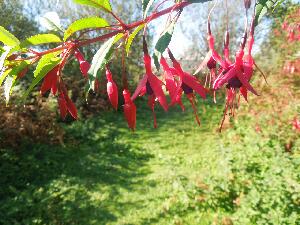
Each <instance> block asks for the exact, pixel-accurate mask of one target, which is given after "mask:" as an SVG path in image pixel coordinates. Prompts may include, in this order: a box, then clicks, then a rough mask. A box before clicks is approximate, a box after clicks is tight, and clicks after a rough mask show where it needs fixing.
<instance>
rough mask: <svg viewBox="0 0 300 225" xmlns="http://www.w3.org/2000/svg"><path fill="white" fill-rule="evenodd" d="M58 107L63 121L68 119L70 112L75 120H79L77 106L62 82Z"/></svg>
mask: <svg viewBox="0 0 300 225" xmlns="http://www.w3.org/2000/svg"><path fill="white" fill-rule="evenodd" d="M58 105H59V110H60V115H61V118H62V119H65V118H66V116H67V114H68V112H69V113H70V115H71V116H72V117H73V118H74V119H75V120H77V119H78V115H77V109H76V106H75V104H74V103H73V102H72V100H71V99H70V97H69V96H68V93H67V89H66V87H65V86H64V84H63V82H62V81H60V85H59V93H58Z"/></svg>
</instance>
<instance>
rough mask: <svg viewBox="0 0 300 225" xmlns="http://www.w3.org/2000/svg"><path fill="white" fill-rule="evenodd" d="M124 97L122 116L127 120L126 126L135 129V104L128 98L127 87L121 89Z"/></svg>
mask: <svg viewBox="0 0 300 225" xmlns="http://www.w3.org/2000/svg"><path fill="white" fill-rule="evenodd" d="M123 97H124V102H125V103H124V106H123V107H124V116H125V119H126V121H127V124H128V127H129V128H130V129H131V130H133V131H134V130H135V127H136V106H135V104H134V103H133V101H132V100H131V98H130V92H129V91H128V90H127V89H124V91H123Z"/></svg>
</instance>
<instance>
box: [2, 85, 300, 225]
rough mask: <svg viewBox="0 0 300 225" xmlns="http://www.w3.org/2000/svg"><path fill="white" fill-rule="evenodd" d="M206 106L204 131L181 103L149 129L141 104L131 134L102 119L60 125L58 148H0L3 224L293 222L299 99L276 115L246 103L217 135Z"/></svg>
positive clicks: (297, 205)
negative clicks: (61, 142) (63, 134)
mask: <svg viewBox="0 0 300 225" xmlns="http://www.w3.org/2000/svg"><path fill="white" fill-rule="evenodd" d="M274 88H282V87H281V86H280V85H279V86H278V87H274ZM272 90H274V89H272ZM298 94H299V93H298ZM268 95H269V96H273V94H272V93H271V92H269V94H268ZM276 96H278V94H276ZM269 99H271V97H269ZM278 99H279V100H282V101H284V99H285V98H284V96H280V95H279V96H278ZM278 99H277V100H278ZM277 100H276V101H277ZM208 101H209V102H210V103H209V104H207V103H206V106H205V108H204V107H203V103H202V101H200V102H199V103H198V108H199V111H200V115H201V122H202V126H201V127H197V126H196V123H195V120H194V118H193V114H192V110H191V109H190V107H189V105H188V103H187V102H185V105H186V108H187V111H186V112H184V113H182V112H181V111H180V109H179V107H178V108H173V109H171V110H170V112H168V113H165V112H162V111H161V110H160V109H158V110H157V118H158V126H159V128H158V129H156V130H155V129H153V128H152V116H151V112H150V110H148V108H146V107H142V105H143V104H145V105H146V103H143V102H139V106H140V107H138V110H139V111H138V121H137V124H138V126H137V131H136V132H134V133H131V132H129V131H128V129H127V128H126V124H125V122H124V119H123V115H122V113H121V112H111V113H103V114H100V115H99V116H97V117H94V118H92V119H86V120H81V121H80V122H77V123H73V124H72V125H69V126H67V127H66V136H67V139H66V140H67V141H66V143H65V144H66V146H65V147H62V146H47V145H42V144H33V143H27V144H26V143H24V145H23V146H21V147H20V151H19V152H17V153H16V152H12V151H8V150H1V152H0V171H1V176H0V185H1V189H0V224H82V225H86V224H145V225H146V224H163V225H166V224H176V225H177V224H197V225H198V224H224V225H227V224H241V225H247V224H277V225H278V224H300V182H299V181H300V157H299V156H300V154H299V153H300V141H299V135H298V134H297V133H296V132H295V131H293V130H292V128H291V125H290V123H289V121H290V119H292V118H293V116H294V115H295V114H296V112H298V113H299V112H300V106H299V103H300V102H299V98H297V96H296V97H295V98H293V100H289V101H288V102H287V103H286V102H285V104H284V105H285V106H286V108H284V110H283V109H282V108H281V109H282V110H281V111H282V112H280V113H278V112H276V113H275V111H274V110H275V109H273V108H272V107H271V106H270V104H271V103H269V102H265V103H264V102H263V101H262V100H261V101H260V102H258V100H257V98H252V99H251V101H252V103H250V104H249V105H248V106H243V107H242V109H241V110H240V111H241V112H240V115H239V116H238V118H236V120H235V121H234V122H232V123H231V124H232V125H231V128H230V129H225V130H224V132H223V133H221V134H219V133H218V132H217V131H216V130H217V127H218V123H219V120H220V119H221V116H222V110H223V106H222V103H223V102H222V101H220V103H219V105H218V106H215V105H213V104H212V103H211V101H210V100H208ZM277 103H278V101H277ZM243 104H244V105H245V103H244V102H243ZM278 104H281V103H278ZM282 104H283V103H282ZM275 108H277V107H276V106H275ZM292 113H294V114H292ZM289 143H290V144H291V145H292V146H293V147H292V148H290V149H289V148H287V147H286V148H285V146H286V144H289Z"/></svg>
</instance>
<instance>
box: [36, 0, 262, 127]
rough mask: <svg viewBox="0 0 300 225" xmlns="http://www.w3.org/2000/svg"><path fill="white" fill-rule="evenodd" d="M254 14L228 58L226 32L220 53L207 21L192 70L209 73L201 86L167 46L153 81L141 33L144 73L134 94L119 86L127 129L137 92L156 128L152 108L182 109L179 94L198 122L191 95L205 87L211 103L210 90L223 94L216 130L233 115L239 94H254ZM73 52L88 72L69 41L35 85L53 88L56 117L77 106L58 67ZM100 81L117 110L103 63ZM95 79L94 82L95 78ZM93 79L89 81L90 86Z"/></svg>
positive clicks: (133, 116) (132, 123)
mask: <svg viewBox="0 0 300 225" xmlns="http://www.w3.org/2000/svg"><path fill="white" fill-rule="evenodd" d="M250 3H251V1H245V7H246V9H247V10H248V9H249V8H250ZM254 26H255V25H254V16H253V20H252V23H251V25H250V29H249V30H248V29H246V30H245V32H244V35H243V37H242V41H241V44H240V46H239V48H238V50H237V52H236V53H235V56H234V60H233V61H232V60H231V57H230V34H229V31H228V30H226V33H225V39H224V48H223V53H222V54H220V53H218V51H217V50H216V49H215V44H214V42H215V39H214V36H213V34H212V31H211V27H210V21H209V20H208V37H207V41H208V47H209V52H208V53H207V55H206V57H205V58H204V60H203V62H202V63H201V64H200V66H199V67H198V69H197V70H196V72H195V73H194V75H195V74H197V73H199V72H200V71H202V69H203V68H205V67H207V69H208V70H209V74H208V75H207V76H206V79H205V82H204V85H202V84H201V82H200V81H199V80H198V79H197V78H196V76H193V75H191V74H190V73H188V72H186V71H184V70H183V68H182V66H181V65H180V63H179V62H178V61H177V60H176V58H175V57H174V55H173V54H172V52H171V50H170V49H169V48H167V49H166V51H165V53H166V54H167V55H168V58H169V60H167V59H166V58H165V56H164V54H162V56H161V57H160V59H159V63H160V65H161V67H162V71H163V74H162V76H161V78H162V79H159V77H158V76H156V75H155V74H154V72H153V70H152V62H151V57H150V55H149V52H148V46H147V42H146V38H145V36H143V53H144V58H143V61H144V66H145V74H144V75H143V77H142V78H141V80H140V81H139V83H138V85H137V87H136V90H135V91H134V93H133V94H132V96H131V94H130V91H129V90H128V88H127V87H126V88H124V89H123V97H124V99H123V101H124V105H123V110H124V116H125V119H126V120H127V123H128V127H129V128H130V129H132V130H134V129H135V128H136V112H137V110H136V105H135V104H134V101H135V100H136V98H137V97H139V96H144V95H145V96H147V98H148V106H149V108H150V110H151V111H152V114H153V124H154V127H155V128H156V127H157V121H156V114H155V106H156V105H157V103H158V104H159V105H160V106H161V107H162V108H163V109H164V110H165V111H168V108H169V107H171V106H174V105H179V106H180V107H181V109H182V110H183V111H184V110H185V107H184V105H183V103H182V96H183V95H185V96H186V98H187V99H188V101H189V102H190V104H191V107H192V109H193V111H194V115H195V120H196V122H197V124H198V125H200V118H199V115H198V112H197V107H196V94H198V95H199V96H200V97H201V98H203V99H205V98H206V96H207V94H208V93H209V89H211V90H212V91H213V93H214V101H215V102H216V91H218V90H220V89H221V88H222V87H225V88H226V92H225V93H226V97H225V99H226V100H225V110H224V115H223V119H222V121H221V125H220V131H221V129H222V126H223V122H224V120H225V117H226V115H229V116H234V115H235V109H236V108H237V106H238V105H239V99H240V95H241V96H242V97H243V98H244V99H245V100H246V101H248V92H252V93H253V94H255V95H258V93H257V91H256V90H255V89H254V88H253V86H252V85H251V84H250V80H251V78H252V76H253V72H254V67H255V66H256V64H255V61H254V59H253V57H252V48H253V44H254ZM72 53H74V55H75V58H76V59H77V61H78V62H79V65H80V70H81V73H82V75H83V77H84V78H86V79H87V78H88V71H89V69H90V64H89V63H88V62H87V61H86V60H85V59H84V57H83V55H82V54H81V53H80V51H79V50H78V48H76V46H75V45H74V44H73V45H72V44H70V48H67V50H64V51H63V52H62V53H61V58H62V61H61V63H60V65H58V66H56V67H55V68H54V69H53V70H51V71H50V72H49V73H48V74H47V75H46V76H45V78H44V82H43V84H42V87H41V93H42V94H44V93H45V92H47V91H51V92H52V94H53V95H55V94H56V93H57V92H58V103H59V108H60V112H61V116H62V118H65V117H66V115H67V113H70V115H71V116H72V117H73V118H74V119H77V110H76V108H75V105H74V103H73V102H72V101H71V99H70V98H69V96H68V93H67V90H66V87H65V85H64V83H63V81H62V78H61V76H60V72H61V70H62V67H63V66H64V61H65V60H64V58H67V56H68V55H69V54H72ZM105 71H106V79H107V95H108V98H109V101H110V103H111V105H112V107H113V108H114V109H115V110H117V109H118V103H119V100H118V87H117V85H116V83H115V82H114V80H113V75H112V73H111V71H110V69H109V66H108V65H106V66H105ZM96 81H97V80H96ZM96 85H97V83H95V86H96ZM166 93H168V94H169V96H170V102H168V101H167V98H166Z"/></svg>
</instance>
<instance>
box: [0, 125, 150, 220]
mask: <svg viewBox="0 0 300 225" xmlns="http://www.w3.org/2000/svg"><path fill="white" fill-rule="evenodd" d="M79 124H80V123H79ZM79 124H77V125H75V127H73V128H70V129H69V130H68V133H69V135H71V136H72V138H73V139H74V144H72V145H69V146H68V147H66V148H62V147H58V146H45V145H38V144H33V143H31V144H24V145H23V146H22V147H20V152H19V153H15V152H12V151H8V150H3V151H1V152H0V171H1V176H0V185H1V189H0V224H94V223H95V224H107V223H109V222H112V221H115V220H116V218H117V215H115V214H114V213H113V212H116V211H118V210H119V209H118V207H119V205H120V204H121V203H120V204H119V202H118V200H119V199H118V197H119V192H120V190H122V189H126V190H128V191H130V190H132V189H134V188H135V186H137V185H141V183H143V177H144V176H145V175H147V174H148V173H149V171H148V169H147V166H145V163H146V162H147V161H148V160H149V159H150V158H151V157H152V156H151V155H150V154H147V153H144V152H143V149H139V148H138V147H136V146H131V145H130V144H126V143H122V142H121V141H119V138H118V137H120V136H121V131H120V130H119V129H118V128H116V126H111V125H110V126H109V127H107V125H105V120H102V121H101V120H98V121H96V120H93V121H90V122H88V123H82V124H81V125H79ZM80 126H81V127H80ZM96 127H98V129H99V131H101V132H99V131H97V129H95V128H96ZM130 204H139V203H135V202H130V203H128V204H126V203H125V204H123V205H122V207H123V210H126V207H130ZM141 204H142V203H141ZM121 212H122V211H121Z"/></svg>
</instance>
